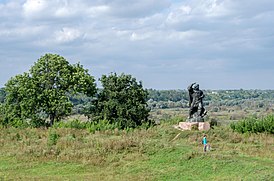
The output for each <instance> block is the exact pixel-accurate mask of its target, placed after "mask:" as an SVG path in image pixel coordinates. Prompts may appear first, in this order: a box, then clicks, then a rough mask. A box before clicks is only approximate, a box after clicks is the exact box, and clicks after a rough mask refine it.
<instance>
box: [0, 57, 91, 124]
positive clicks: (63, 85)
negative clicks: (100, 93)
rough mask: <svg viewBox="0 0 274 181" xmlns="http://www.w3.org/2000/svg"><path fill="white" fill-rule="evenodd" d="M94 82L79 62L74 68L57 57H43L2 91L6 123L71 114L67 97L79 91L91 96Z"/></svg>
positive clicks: (12, 79)
mask: <svg viewBox="0 0 274 181" xmlns="http://www.w3.org/2000/svg"><path fill="white" fill-rule="evenodd" d="M94 82H95V79H94V78H93V76H91V75H90V74H89V73H88V70H86V69H84V68H83V66H82V65H80V64H79V63H77V64H75V65H71V64H69V62H68V61H67V60H66V59H65V58H63V57H61V56H60V55H54V54H46V55H44V56H42V57H41V58H40V59H39V60H38V61H37V62H36V63H35V64H34V66H32V67H31V69H30V71H29V73H24V74H22V75H17V76H15V77H14V78H11V79H10V80H9V81H8V82H7V84H6V88H5V91H6V93H7V96H6V100H5V112H6V114H7V118H8V120H10V121H12V120H13V119H14V118H20V119H27V118H29V119H31V120H35V119H36V120H37V119H43V120H44V121H45V119H47V118H49V119H50V125H52V124H53V123H54V121H55V120H59V119H60V118H61V117H62V116H65V115H67V114H68V113H70V112H71V108H72V106H73V104H72V103H71V102H70V101H69V95H71V94H75V93H78V92H81V93H84V94H86V95H88V96H93V95H94V94H95V92H96V87H95V83H94Z"/></svg>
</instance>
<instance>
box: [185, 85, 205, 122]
mask: <svg viewBox="0 0 274 181" xmlns="http://www.w3.org/2000/svg"><path fill="white" fill-rule="evenodd" d="M187 90H188V93H189V116H188V119H187V121H188V122H204V116H205V115H206V113H207V111H206V110H205V108H204V104H203V98H204V97H205V95H204V93H203V91H201V90H200V89H199V84H197V83H196V82H195V83H192V84H190V85H189V86H188V88H187Z"/></svg>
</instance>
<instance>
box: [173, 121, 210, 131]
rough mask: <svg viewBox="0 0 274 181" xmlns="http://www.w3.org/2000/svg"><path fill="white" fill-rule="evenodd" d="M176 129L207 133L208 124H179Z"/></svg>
mask: <svg viewBox="0 0 274 181" xmlns="http://www.w3.org/2000/svg"><path fill="white" fill-rule="evenodd" d="M178 127H179V128H180V129H182V130H200V131H207V130H209V129H210V124H209V123H208V122H179V126H178Z"/></svg>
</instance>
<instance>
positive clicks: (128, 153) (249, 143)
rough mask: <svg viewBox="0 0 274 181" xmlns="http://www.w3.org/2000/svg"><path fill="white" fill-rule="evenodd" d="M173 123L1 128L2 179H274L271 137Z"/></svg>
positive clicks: (0, 174)
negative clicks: (187, 128) (204, 145)
mask: <svg viewBox="0 0 274 181" xmlns="http://www.w3.org/2000/svg"><path fill="white" fill-rule="evenodd" d="M173 124H174V120H171V122H169V121H166V122H164V123H162V124H160V125H158V126H155V127H152V128H148V129H147V128H146V129H141V128H140V129H134V130H130V131H128V130H118V129H107V130H101V131H99V130H96V131H95V132H94V133H93V134H91V133H90V131H89V130H88V129H74V128H65V127H63V128H51V129H34V128H26V129H18V128H6V129H3V128H1V129H0V180H1V177H2V178H4V179H7V180H8V179H11V180H29V179H33V178H35V179H36V180H70V179H72V180H77V179H80V180H142V179H145V180H184V179H185V180H240V179H242V178H243V179H244V180H245V179H247V180H248V179H255V180H259V179H260V178H264V180H271V179H273V178H274V175H273V172H272V171H273V166H274V162H273V160H274V155H273V145H274V138H273V136H271V135H269V134H265V133H261V134H249V135H248V136H247V135H245V134H239V133H235V132H232V131H231V129H229V128H228V127H215V128H214V129H211V130H209V131H207V132H199V131H185V132H180V131H179V130H176V129H174V128H173V127H172V125H173ZM204 133H206V134H207V137H208V141H209V144H210V145H211V147H212V150H211V152H208V153H206V154H204V153H203V149H202V145H201V138H202V135H203V134H204ZM177 135H178V136H177ZM176 136H177V139H174V137H176ZM254 164H255V165H256V166H254ZM15 168H16V169H15Z"/></svg>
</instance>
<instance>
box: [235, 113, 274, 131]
mask: <svg viewBox="0 0 274 181" xmlns="http://www.w3.org/2000/svg"><path fill="white" fill-rule="evenodd" d="M230 128H231V129H232V130H234V131H236V132H239V133H247V132H250V133H262V132H267V133H271V134H274V115H269V116H266V117H264V118H261V119H258V118H254V117H251V118H246V119H244V120H241V121H238V122H233V123H231V124H230Z"/></svg>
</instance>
